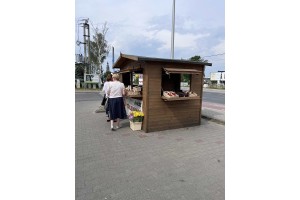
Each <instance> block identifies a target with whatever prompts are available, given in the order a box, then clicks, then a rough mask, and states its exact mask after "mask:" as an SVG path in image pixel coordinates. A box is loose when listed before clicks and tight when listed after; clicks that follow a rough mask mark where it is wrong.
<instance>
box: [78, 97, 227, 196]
mask: <svg viewBox="0 0 300 200" xmlns="http://www.w3.org/2000/svg"><path fill="white" fill-rule="evenodd" d="M98 106H99V102H97V101H79V102H75V116H76V117H75V124H76V125H75V126H76V127H75V156H76V157H75V193H76V194H75V195H76V200H141V199H143V200H147V199H148V200H152V199H155V200H168V199H170V200H171V199H172V200H199V199H205V200H224V199H225V144H224V143H225V130H224V125H220V124H218V123H214V122H210V121H208V120H206V119H203V120H202V121H201V125H200V126H195V127H189V128H181V129H174V130H167V131H160V132H151V133H144V132H143V131H132V130H131V129H130V128H129V121H128V120H123V121H121V125H122V128H120V129H118V130H117V131H114V132H112V131H111V130H110V124H109V123H107V122H106V117H105V114H104V113H95V112H94V111H95V109H96V108H97V107H98Z"/></svg>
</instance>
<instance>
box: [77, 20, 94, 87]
mask: <svg viewBox="0 0 300 200" xmlns="http://www.w3.org/2000/svg"><path fill="white" fill-rule="evenodd" d="M88 20H89V19H83V21H84V23H81V24H82V25H83V26H82V27H83V42H79V41H78V42H79V44H83V45H84V59H83V62H84V77H83V78H84V82H85V81H86V76H85V74H87V73H90V71H91V62H90V59H91V58H90V54H91V48H90V26H89V24H88ZM87 45H88V49H87ZM87 51H88V56H87ZM87 67H88V68H87Z"/></svg>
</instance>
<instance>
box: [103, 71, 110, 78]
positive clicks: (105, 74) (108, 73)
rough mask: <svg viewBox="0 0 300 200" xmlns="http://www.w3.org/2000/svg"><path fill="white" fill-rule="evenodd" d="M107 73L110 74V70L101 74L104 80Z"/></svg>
mask: <svg viewBox="0 0 300 200" xmlns="http://www.w3.org/2000/svg"><path fill="white" fill-rule="evenodd" d="M108 74H111V72H110V71H106V72H105V73H104V74H103V79H104V80H106V77H107V75H108Z"/></svg>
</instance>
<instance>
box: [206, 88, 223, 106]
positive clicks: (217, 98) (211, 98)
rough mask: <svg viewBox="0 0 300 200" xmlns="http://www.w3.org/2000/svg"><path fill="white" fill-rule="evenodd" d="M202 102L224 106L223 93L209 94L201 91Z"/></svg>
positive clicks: (209, 92)
mask: <svg viewBox="0 0 300 200" xmlns="http://www.w3.org/2000/svg"><path fill="white" fill-rule="evenodd" d="M202 100H203V101H206V102H210V103H218V104H223V105H224V104H225V92H224V93H219V92H211V91H203V99H202Z"/></svg>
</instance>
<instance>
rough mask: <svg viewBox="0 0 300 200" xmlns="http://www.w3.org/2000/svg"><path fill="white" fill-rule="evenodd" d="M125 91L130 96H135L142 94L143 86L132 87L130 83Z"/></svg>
mask: <svg viewBox="0 0 300 200" xmlns="http://www.w3.org/2000/svg"><path fill="white" fill-rule="evenodd" d="M125 92H126V94H127V95H129V96H134V95H141V88H140V87H133V88H132V87H131V86H130V85H129V86H128V87H126V88H125Z"/></svg>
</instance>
